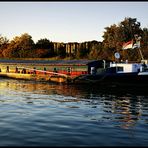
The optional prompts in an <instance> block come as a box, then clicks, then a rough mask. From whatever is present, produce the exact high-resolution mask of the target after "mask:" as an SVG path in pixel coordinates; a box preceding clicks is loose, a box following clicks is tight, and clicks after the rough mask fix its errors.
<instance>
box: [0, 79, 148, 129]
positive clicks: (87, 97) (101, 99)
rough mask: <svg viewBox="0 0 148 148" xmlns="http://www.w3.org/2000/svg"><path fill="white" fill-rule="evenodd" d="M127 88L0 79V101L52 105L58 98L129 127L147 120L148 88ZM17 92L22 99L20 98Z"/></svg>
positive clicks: (93, 117) (96, 117)
mask: <svg viewBox="0 0 148 148" xmlns="http://www.w3.org/2000/svg"><path fill="white" fill-rule="evenodd" d="M130 89H131V88H129V89H127V88H126V89H125V88H120V89H117V88H115V87H110V88H107V87H103V88H102V87H99V86H98V87H96V86H95V87H93V86H84V85H81V86H80V85H61V84H48V83H39V82H30V81H22V80H21V81H18V80H8V79H1V80H0V95H1V96H2V97H1V99H0V101H1V103H3V102H8V101H9V102H13V101H14V100H15V101H20V102H21V101H22V102H23V101H24V100H25V101H26V102H27V103H28V104H37V103H38V104H39V103H40V105H41V104H44V103H43V102H44V101H45V104H46V105H47V104H50V105H51V106H52V105H55V103H54V102H56V103H57V102H58V103H59V104H60V105H61V106H62V105H63V106H62V107H65V108H66V107H67V108H71V109H78V108H80V109H81V113H82V114H83V115H84V117H85V118H87V119H90V120H95V121H97V122H98V123H99V122H102V121H103V122H105V121H110V122H111V123H112V126H114V127H120V128H123V129H129V128H132V127H134V126H136V125H137V124H138V123H139V122H140V123H143V122H144V123H146V124H147V123H148V122H147V121H148V113H147V110H148V96H147V95H146V92H147V91H144V92H142V91H139V90H137V91H135V90H134V91H133V89H132V90H130ZM117 90H118V91H117ZM142 94H143V95H142ZM8 95H9V96H14V97H15V99H11V98H10V97H7V96H8ZM20 96H21V98H23V99H24V100H21V99H20ZM2 98H3V99H2ZM16 99H17V100H16ZM37 99H38V100H37ZM39 99H40V100H39ZM55 106H56V105H55ZM58 107H59V106H58ZM82 110H84V112H83V111H82Z"/></svg>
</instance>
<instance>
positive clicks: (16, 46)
mask: <svg viewBox="0 0 148 148" xmlns="http://www.w3.org/2000/svg"><path fill="white" fill-rule="evenodd" d="M33 49H34V41H33V40H32V37H31V36H30V35H29V34H27V33H24V34H22V35H21V36H20V37H19V36H16V37H15V38H14V39H13V40H11V42H10V44H9V46H8V48H7V51H8V52H9V56H10V57H15V58H25V57H32V50H33ZM5 53H6V52H5Z"/></svg>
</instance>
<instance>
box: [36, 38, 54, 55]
mask: <svg viewBox="0 0 148 148" xmlns="http://www.w3.org/2000/svg"><path fill="white" fill-rule="evenodd" d="M35 48H36V49H40V50H41V49H48V52H47V51H46V53H47V54H48V55H46V57H48V56H50V57H51V56H53V55H54V49H53V43H52V42H50V41H49V40H48V39H46V38H44V39H40V40H38V41H37V43H36V44H35ZM43 51H45V50H43Z"/></svg>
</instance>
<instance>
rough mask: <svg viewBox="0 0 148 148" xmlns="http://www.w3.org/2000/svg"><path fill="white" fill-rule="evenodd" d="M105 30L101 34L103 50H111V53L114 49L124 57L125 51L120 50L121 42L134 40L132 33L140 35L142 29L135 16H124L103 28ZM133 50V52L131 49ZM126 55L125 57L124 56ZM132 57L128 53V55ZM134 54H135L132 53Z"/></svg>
mask: <svg viewBox="0 0 148 148" xmlns="http://www.w3.org/2000/svg"><path fill="white" fill-rule="evenodd" d="M105 29H106V31H105V32H104V35H103V38H104V40H103V46H104V49H105V50H111V51H112V54H113V53H115V52H116V51H118V52H120V53H121V56H122V58H126V57H127V54H126V52H127V51H123V50H122V45H123V42H127V41H130V40H134V35H135V34H138V35H142V33H143V32H142V29H141V28H140V22H137V19H136V18H130V17H128V18H125V19H124V20H123V21H122V22H120V23H119V24H118V25H116V24H114V25H111V26H110V27H106V28H105ZM134 42H135V40H134ZM133 52H135V51H134V50H133ZM125 56H126V57H125ZM129 56H130V57H132V54H131V55H128V57H129ZM134 56H135V54H134Z"/></svg>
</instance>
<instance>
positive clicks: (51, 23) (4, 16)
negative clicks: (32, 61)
mask: <svg viewBox="0 0 148 148" xmlns="http://www.w3.org/2000/svg"><path fill="white" fill-rule="evenodd" d="M125 17H131V18H137V21H138V22H140V23H141V28H144V27H146V28H148V2H140V1H139V2H138V1H137V2H136V1H135V2H132V1H131V2H127V1H125V2H120V1H119V2H117V1H112V2H109V1H108V2H107V1H106V2H101V1H100V2H99V1H98V2H97V1H96V2H91V1H89V2H88V1H86V2H82V1H81V2H76V1H75V2H74V1H73V2H72V1H71V2H70V1H69V2H68V1H67V2H66V1H65V2H64V1H63V2H60V1H59V2H58V1H57V2H54V1H53V2H51V1H49V2H42V1H39V2H33V1H32V2H21V1H20V2H15V1H14V2H0V34H1V35H2V36H5V37H6V38H7V39H9V40H12V39H13V38H14V37H16V36H21V35H22V34H24V33H28V34H29V35H31V36H32V39H33V41H34V42H37V41H38V40H40V39H44V38H46V39H48V40H50V41H52V42H64V43H67V42H85V41H92V40H96V41H102V40H103V38H102V35H103V33H104V31H105V27H110V26H111V25H113V24H116V25H118V24H119V23H120V22H121V21H123V20H124V19H125Z"/></svg>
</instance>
